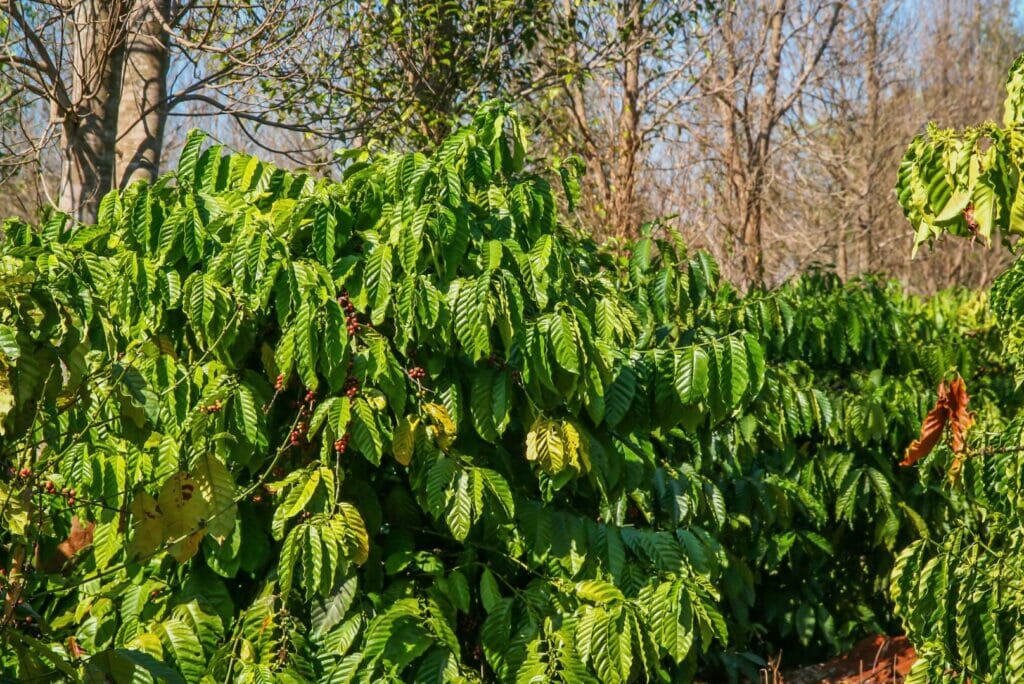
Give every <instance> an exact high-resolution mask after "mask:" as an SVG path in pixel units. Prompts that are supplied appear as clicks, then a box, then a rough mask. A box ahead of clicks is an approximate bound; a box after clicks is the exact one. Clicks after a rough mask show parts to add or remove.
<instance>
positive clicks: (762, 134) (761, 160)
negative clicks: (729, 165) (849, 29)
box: [743, 0, 787, 287]
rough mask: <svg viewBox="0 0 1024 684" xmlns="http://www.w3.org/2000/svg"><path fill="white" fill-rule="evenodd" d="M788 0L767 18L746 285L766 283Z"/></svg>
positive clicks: (746, 229)
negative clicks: (771, 169)
mask: <svg viewBox="0 0 1024 684" xmlns="http://www.w3.org/2000/svg"><path fill="white" fill-rule="evenodd" d="M786 11H787V6H786V0H776V2H775V6H774V8H773V9H772V10H771V14H770V16H769V18H768V58H767V62H766V64H765V67H766V68H765V79H764V80H765V82H764V95H763V99H762V100H761V108H760V109H761V112H760V117H759V118H760V120H761V121H762V126H763V128H762V130H760V131H759V132H758V134H757V135H756V136H755V138H754V140H753V141H752V144H751V146H752V148H753V149H752V153H751V155H750V168H751V179H750V193H749V195H748V196H747V206H746V213H745V216H744V219H743V247H744V250H743V251H744V259H743V261H744V270H745V271H746V277H747V285H748V286H750V287H760V286H761V285H763V284H764V242H763V237H762V233H763V224H764V203H765V190H766V186H767V184H768V164H769V163H770V159H769V157H770V153H771V142H772V133H773V132H774V129H775V124H776V122H777V121H778V119H779V117H780V116H781V113H780V112H779V111H778V105H777V101H778V92H779V79H780V78H781V72H782V49H783V47H784V46H785V39H784V36H783V33H782V25H783V21H784V20H785V18H786Z"/></svg>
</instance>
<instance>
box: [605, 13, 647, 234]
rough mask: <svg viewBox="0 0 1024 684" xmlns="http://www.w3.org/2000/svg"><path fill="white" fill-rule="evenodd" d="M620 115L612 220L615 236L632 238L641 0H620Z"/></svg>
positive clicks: (637, 225) (637, 219)
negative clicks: (621, 44) (621, 68)
mask: <svg viewBox="0 0 1024 684" xmlns="http://www.w3.org/2000/svg"><path fill="white" fill-rule="evenodd" d="M621 11H622V21H623V23H624V24H625V25H624V26H623V27H622V28H623V30H622V31H620V33H621V34H622V35H623V36H624V38H623V46H622V47H623V58H624V59H623V75H622V79H623V80H622V115H621V117H620V120H619V150H618V157H619V158H618V160H617V164H616V166H617V171H616V174H615V176H616V178H615V199H614V210H613V212H612V221H613V222H614V225H613V227H614V230H615V232H616V233H617V234H619V235H625V236H627V237H636V235H637V233H638V232H639V230H640V217H639V211H638V209H639V208H638V207H637V201H636V162H637V157H638V155H639V152H640V143H641V141H640V112H639V101H640V53H641V51H642V49H643V0H623V2H622V7H621Z"/></svg>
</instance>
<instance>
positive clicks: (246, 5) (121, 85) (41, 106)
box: [0, 0, 339, 221]
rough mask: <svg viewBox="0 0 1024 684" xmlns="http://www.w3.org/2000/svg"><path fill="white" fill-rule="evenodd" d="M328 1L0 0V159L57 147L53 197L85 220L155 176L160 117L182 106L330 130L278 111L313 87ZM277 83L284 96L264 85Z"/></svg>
mask: <svg viewBox="0 0 1024 684" xmlns="http://www.w3.org/2000/svg"><path fill="white" fill-rule="evenodd" d="M334 4H336V3H332V2H322V3H308V2H303V1H302V0H265V1H263V2H257V1H255V0H254V1H251V2H249V1H245V0H233V1H225V2H217V3H212V4H209V5H208V4H205V3H196V2H185V3H173V4H172V2H171V0H62V1H61V2H49V1H44V0H0V12H2V13H3V14H4V15H5V16H6V18H7V21H8V24H9V27H8V31H7V33H6V35H5V38H4V41H3V43H2V44H0V66H2V70H0V79H2V80H3V81H4V82H5V86H6V87H5V92H7V93H9V94H10V96H9V97H6V98H5V99H4V100H3V105H4V106H5V107H6V108H7V110H6V112H5V113H4V114H5V115H6V117H7V118H9V119H10V120H11V121H12V122H14V124H15V128H16V134H7V135H5V136H3V138H2V142H3V143H4V145H5V147H6V149H5V150H4V151H5V154H4V157H3V161H2V163H3V164H4V166H5V167H6V169H7V170H8V171H10V170H12V169H14V168H17V167H18V166H20V165H23V164H26V163H33V164H35V165H36V166H37V169H38V170H44V169H45V168H46V167H45V163H44V162H43V161H42V158H43V156H44V155H45V154H47V153H48V152H50V151H52V150H56V152H57V154H58V157H59V160H60V180H59V191H58V193H57V195H58V197H59V199H57V200H56V203H57V204H58V205H59V206H60V208H62V209H64V210H66V211H69V212H70V213H72V214H73V215H74V216H75V217H76V218H78V219H80V220H83V221H92V220H95V217H96V211H97V208H98V205H99V200H100V198H101V197H102V196H103V194H104V193H105V192H106V191H107V190H109V189H111V188H112V187H115V186H123V185H125V184H127V183H129V182H132V181H135V180H139V179H149V180H152V179H153V178H154V177H155V174H156V173H157V170H158V165H159V160H160V156H161V145H162V138H163V130H164V128H165V125H166V118H167V116H168V114H169V113H171V112H173V111H174V110H175V109H176V108H181V107H183V106H185V105H187V104H189V103H197V102H198V103H201V104H202V105H203V107H204V108H203V109H194V108H193V109H192V110H191V113H192V114H210V113H218V114H228V115H230V116H231V117H233V118H234V119H235V120H237V121H239V122H248V123H250V124H252V125H270V126H282V127H288V128H290V129H292V130H296V131H300V132H303V133H324V134H327V133H331V134H336V133H337V131H338V128H339V127H338V126H336V125H334V124H336V123H337V121H336V120H334V119H332V118H331V117H324V119H321V120H318V121H317V122H316V123H315V124H305V123H296V122H295V121H294V120H289V118H288V116H287V113H288V112H289V111H290V110H289V108H290V107H295V106H296V100H297V94H298V93H308V92H309V91H308V90H305V89H303V88H302V87H301V86H300V83H301V82H302V81H304V80H305V81H313V80H316V82H317V83H321V81H320V79H319V78H318V75H317V74H316V73H313V74H311V73H310V72H311V71H315V70H316V68H317V66H318V63H317V62H316V61H315V60H313V59H311V58H310V57H311V52H310V51H311V49H312V46H314V45H317V44H318V40H316V37H317V31H320V30H322V29H323V28H324V27H327V26H329V22H327V21H325V17H326V15H327V14H328V13H329V12H330V11H331V8H332V6H333V5H334ZM310 65H313V66H312V67H311V66H310ZM172 69H173V73H171V70H172ZM283 80H288V82H289V85H290V87H289V88H287V89H283V91H284V92H286V93H287V98H288V99H283V98H281V97H279V94H280V93H279V91H277V90H276V89H275V87H274V85H273V84H274V83H276V82H280V81H283ZM254 93H258V94H257V95H254Z"/></svg>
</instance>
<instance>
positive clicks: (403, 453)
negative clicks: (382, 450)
mask: <svg viewBox="0 0 1024 684" xmlns="http://www.w3.org/2000/svg"><path fill="white" fill-rule="evenodd" d="M419 423H420V421H419V419H418V418H408V417H406V418H403V419H402V420H400V421H398V425H396V426H395V434H394V438H393V439H392V440H391V449H392V451H393V452H394V454H395V460H396V461H398V462H399V463H401V464H402V465H404V466H407V465H409V463H410V462H411V461H412V455H413V451H414V450H415V448H416V428H417V427H419Z"/></svg>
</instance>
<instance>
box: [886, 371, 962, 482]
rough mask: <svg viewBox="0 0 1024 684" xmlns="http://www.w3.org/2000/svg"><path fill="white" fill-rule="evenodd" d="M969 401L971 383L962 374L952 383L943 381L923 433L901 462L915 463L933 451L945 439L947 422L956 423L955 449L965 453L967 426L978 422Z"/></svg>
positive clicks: (953, 441)
mask: <svg viewBox="0 0 1024 684" xmlns="http://www.w3.org/2000/svg"><path fill="white" fill-rule="evenodd" d="M969 401H970V397H968V396H967V386H966V384H965V383H964V379H963V378H961V377H960V376H959V375H958V376H956V378H954V379H953V381H952V382H951V383H950V384H948V385H947V384H946V383H945V382H942V383H939V397H938V399H937V400H936V402H935V406H934V407H933V408H932V410H931V411H929V412H928V415H927V416H925V418H924V422H923V423H922V424H921V434H920V436H918V438H917V439H915V440H914V441H913V442H912V443H911V445H910V446H909V447H907V450H906V452H905V453H904V454H903V460H902V461H900V465H904V466H909V465H914V464H915V463H917V462H918V461H920V460H921V459H922V458H924V457H925V456H927V455H928V454H930V453H931V451H932V449H934V448H935V445H936V444H938V443H939V440H940V439H942V431H943V429H945V427H946V424H947V423H950V424H951V425H952V433H953V439H952V447H953V452H954V453H957V454H959V453H961V452H962V451H963V450H964V447H965V446H966V434H967V430H968V428H970V427H971V425H972V424H973V423H974V417H973V416H972V415H971V413H970V412H969V411H968V410H967V403H968V402H969Z"/></svg>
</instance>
